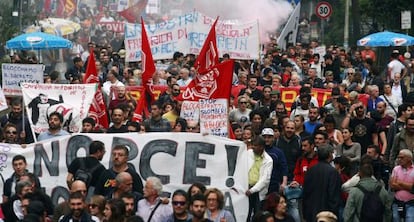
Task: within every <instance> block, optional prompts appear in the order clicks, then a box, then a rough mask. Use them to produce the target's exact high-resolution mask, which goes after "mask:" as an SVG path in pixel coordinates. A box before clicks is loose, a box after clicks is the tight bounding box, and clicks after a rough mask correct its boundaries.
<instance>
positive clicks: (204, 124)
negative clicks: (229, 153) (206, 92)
mask: <svg viewBox="0 0 414 222" xmlns="http://www.w3.org/2000/svg"><path fill="white" fill-rule="evenodd" d="M199 106H200V132H201V133H208V134H211V135H215V136H221V137H228V120H229V118H228V111H227V107H228V104H227V99H200V100H199Z"/></svg>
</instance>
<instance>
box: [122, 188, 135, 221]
mask: <svg viewBox="0 0 414 222" xmlns="http://www.w3.org/2000/svg"><path fill="white" fill-rule="evenodd" d="M120 198H121V199H122V201H124V204H125V216H126V218H129V217H132V216H134V215H135V212H136V211H137V201H138V200H136V197H135V196H134V194H132V193H130V192H129V193H123V194H121V196H120Z"/></svg>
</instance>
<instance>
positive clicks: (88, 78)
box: [83, 48, 109, 129]
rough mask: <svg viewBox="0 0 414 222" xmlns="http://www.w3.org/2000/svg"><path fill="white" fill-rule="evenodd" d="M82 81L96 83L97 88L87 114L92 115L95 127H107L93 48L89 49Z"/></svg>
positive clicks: (107, 122) (106, 117) (106, 116)
mask: <svg viewBox="0 0 414 222" xmlns="http://www.w3.org/2000/svg"><path fill="white" fill-rule="evenodd" d="M83 82H84V83H98V87H99V88H98V90H97V91H96V93H95V96H94V98H93V100H92V103H91V106H90V107H89V116H90V117H92V118H93V119H94V120H95V122H96V128H105V129H107V128H108V127H109V121H108V115H107V114H106V105H105V102H104V99H103V96H102V92H101V84H100V83H99V77H98V71H97V70H96V65H95V54H94V53H93V49H92V48H91V49H90V54H89V59H88V64H87V66H86V73H85V77H84V78H83Z"/></svg>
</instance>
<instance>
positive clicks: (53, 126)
mask: <svg viewBox="0 0 414 222" xmlns="http://www.w3.org/2000/svg"><path fill="white" fill-rule="evenodd" d="M48 122H49V129H48V130H47V131H45V132H42V133H40V134H39V136H38V137H37V140H38V141H42V140H47V139H52V138H55V137H59V136H66V135H70V134H69V133H68V132H67V131H65V130H63V129H62V123H63V116H62V114H60V113H58V112H56V111H55V112H53V113H51V114H50V115H49V119H48Z"/></svg>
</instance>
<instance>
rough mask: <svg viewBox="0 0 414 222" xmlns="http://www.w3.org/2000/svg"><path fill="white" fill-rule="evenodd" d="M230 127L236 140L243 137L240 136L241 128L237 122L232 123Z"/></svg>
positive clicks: (241, 133) (241, 134)
mask: <svg viewBox="0 0 414 222" xmlns="http://www.w3.org/2000/svg"><path fill="white" fill-rule="evenodd" d="M231 129H232V130H233V134H234V136H235V139H236V140H242V139H243V138H242V136H243V129H242V127H241V126H240V125H239V124H237V123H234V124H232V125H231Z"/></svg>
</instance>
